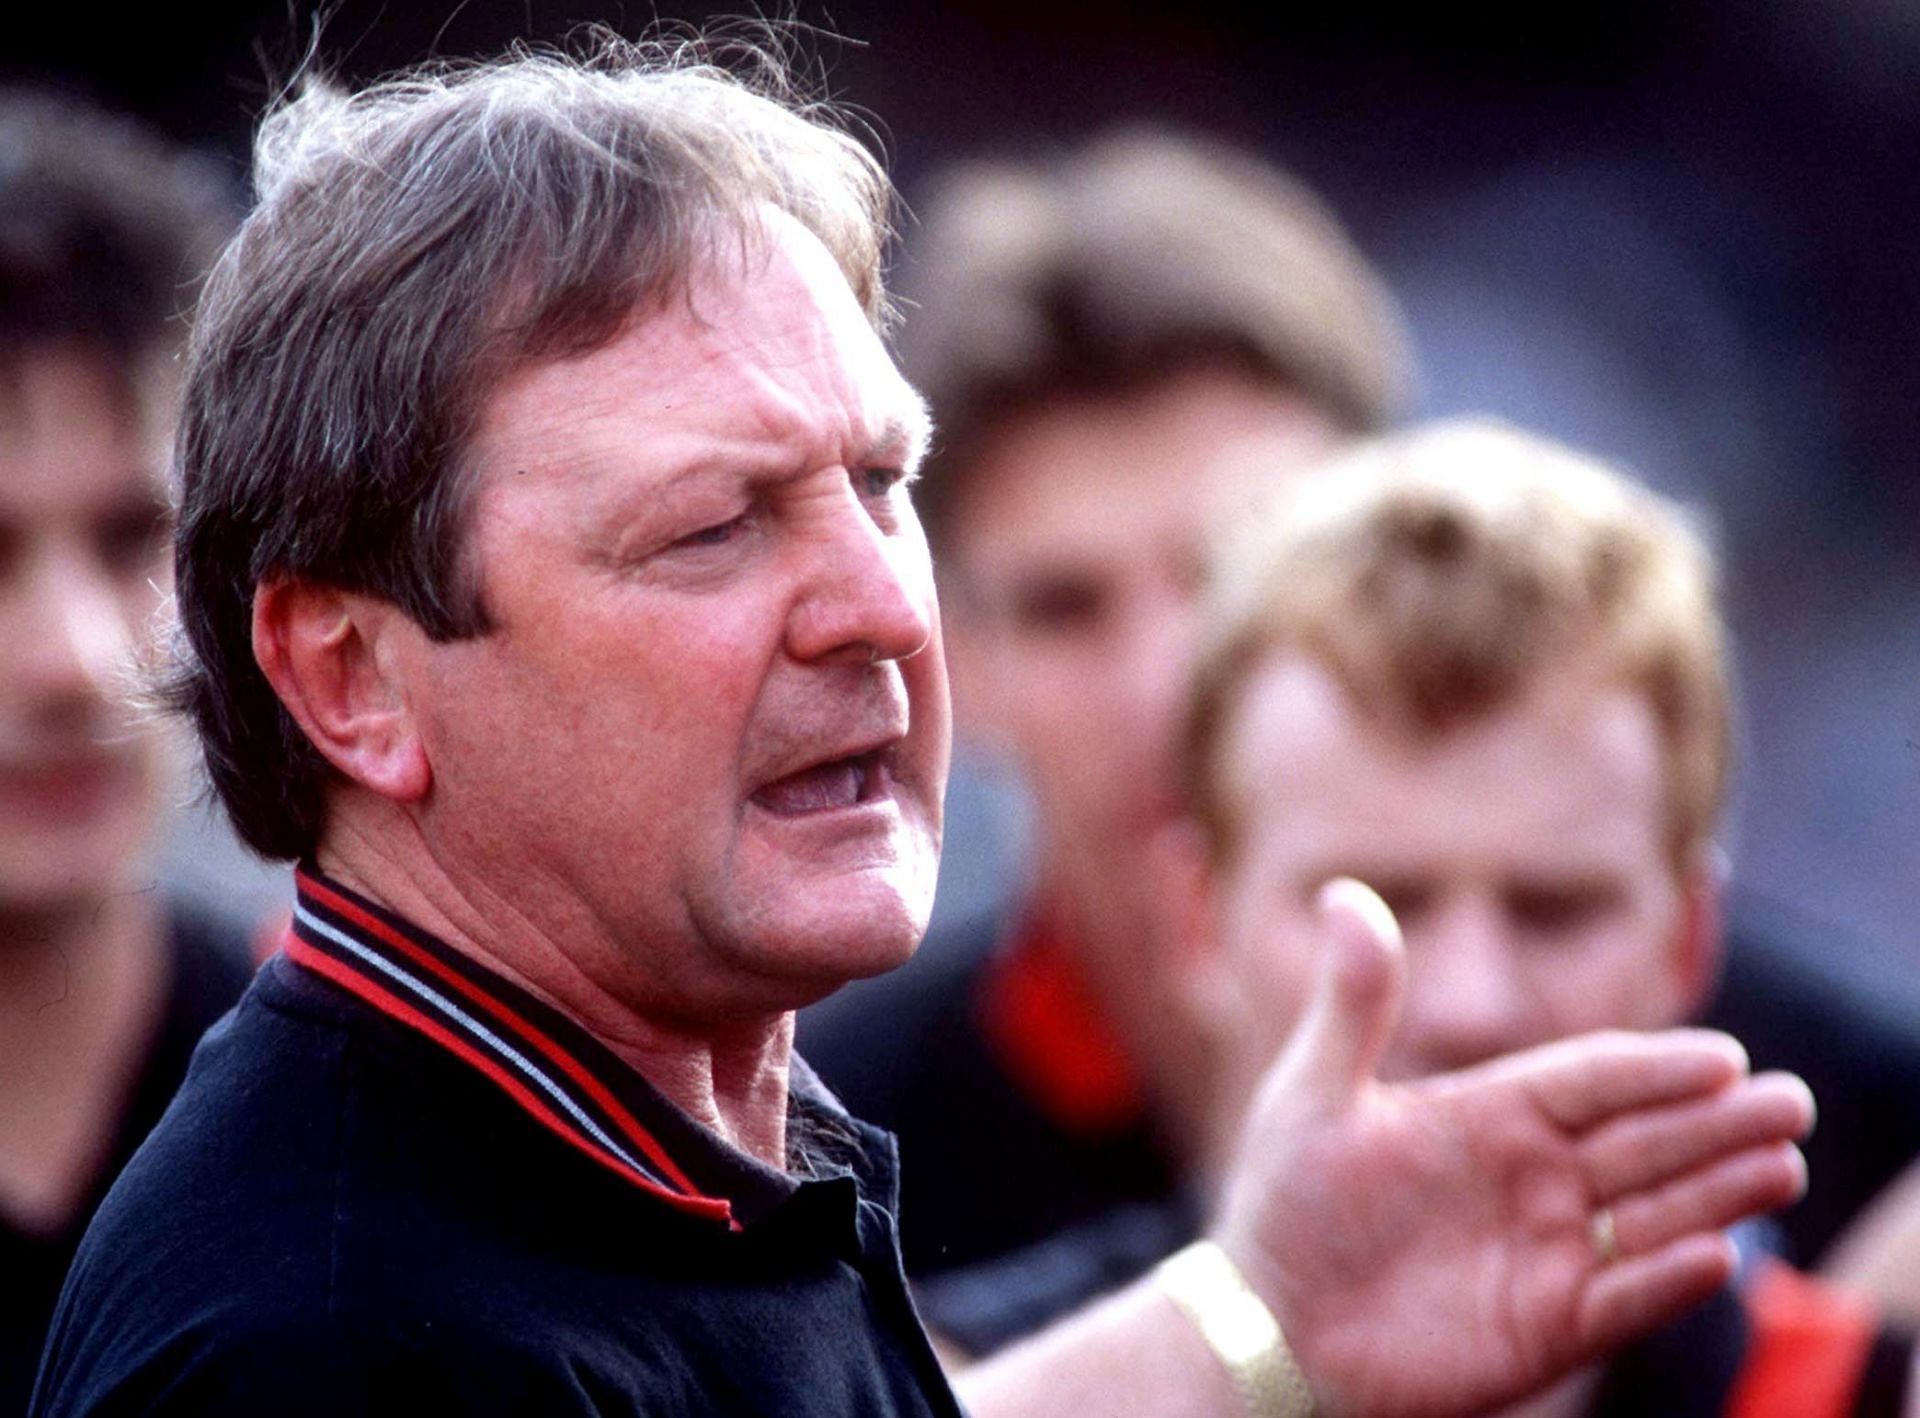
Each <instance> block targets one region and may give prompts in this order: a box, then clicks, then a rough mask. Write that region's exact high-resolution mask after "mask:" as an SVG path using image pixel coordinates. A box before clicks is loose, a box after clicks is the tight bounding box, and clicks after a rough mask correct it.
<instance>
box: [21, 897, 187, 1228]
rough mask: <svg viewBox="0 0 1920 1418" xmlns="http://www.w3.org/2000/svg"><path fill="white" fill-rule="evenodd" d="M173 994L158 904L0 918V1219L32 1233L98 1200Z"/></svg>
mask: <svg viewBox="0 0 1920 1418" xmlns="http://www.w3.org/2000/svg"><path fill="white" fill-rule="evenodd" d="M167 986H168V960H167V953H166V938H165V929H164V925H163V923H162V920H161V917H160V913H159V908H158V905H157V903H156V902H155V901H154V899H153V898H152V897H151V896H140V895H122V896H113V897H109V898H107V899H106V900H105V901H103V902H101V903H98V904H97V905H93V904H89V905H88V906H86V907H85V908H76V909H73V910H65V911H39V910H28V911H11V912H0V1210H3V1211H5V1212H7V1213H10V1214H11V1215H13V1216H14V1217H16V1218H17V1219H18V1220H19V1221H20V1222H21V1223H22V1224H23V1225H25V1226H26V1227H27V1228H28V1229H32V1230H45V1231H51V1230H56V1229H58V1228H59V1227H60V1226H61V1225H63V1224H65V1222H66V1221H67V1220H68V1219H69V1218H70V1216H71V1215H72V1214H73V1212H74V1210H75V1209H76V1208H77V1207H78V1206H79V1205H80V1204H81V1203H82V1201H83V1200H84V1199H85V1197H86V1195H87V1194H88V1192H89V1190H90V1188H91V1187H92V1185H93V1182H94V1178H95V1176H96V1174H97V1171H98V1169H99V1167H100V1165H101V1164H102V1163H103V1162H104V1161H105V1154H106V1150H107V1148H108V1146H109V1144H110V1143H111V1141H112V1138H113V1134H114V1129H115V1127H116V1126H117V1124H118V1121H119V1117H120V1112H121V1110H122V1108H123V1107H124V1105H125V1102H126V1098H127V1094H128V1091H129V1089H130V1088H131V1086H132V1082H133V1078H134V1076H135V1074H136V1072H137V1068H138V1064H139V1061H140V1059H141V1058H142V1057H143V1056H144V1055H145V1052H146V1049H147V1045H148V1042H149V1040H150V1039H151V1037H152V1034H153V1030H154V1027H155V1025H156V1023H157V1022H158V1018H159V1014H160V1009H161V1006H162V1003H163V1001H164V999H165V994H166V989H167Z"/></svg>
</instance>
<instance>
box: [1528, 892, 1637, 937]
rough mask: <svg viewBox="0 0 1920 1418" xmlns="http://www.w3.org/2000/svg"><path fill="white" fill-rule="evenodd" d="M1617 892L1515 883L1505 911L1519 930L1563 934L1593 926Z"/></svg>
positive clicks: (1615, 901)
mask: <svg viewBox="0 0 1920 1418" xmlns="http://www.w3.org/2000/svg"><path fill="white" fill-rule="evenodd" d="M1619 900H1620V895H1619V893H1618V892H1617V891H1614V890H1612V889H1610V888H1608V887H1607V886H1604V885H1599V884H1595V885H1591V886H1568V887H1554V886H1535V887H1528V886H1517V887H1514V888H1513V889H1512V890H1511V891H1510V892H1508V894H1507V910H1508V912H1509V913H1511V915H1512V917H1513V920H1514V923H1515V924H1516V925H1518V926H1520V927H1521V928H1522V929H1525V930H1529V931H1533V932H1535V933H1538V934H1542V935H1565V934H1570V933H1571V932H1573V931H1576V930H1580V929H1582V928H1583V927H1586V926H1589V925H1592V924H1593V923H1594V922H1595V921H1597V920H1599V919H1600V918H1601V917H1602V916H1604V915H1606V914H1607V913H1608V912H1609V911H1611V910H1612V909H1613V908H1614V907H1615V906H1616V905H1617V904H1618V902H1619Z"/></svg>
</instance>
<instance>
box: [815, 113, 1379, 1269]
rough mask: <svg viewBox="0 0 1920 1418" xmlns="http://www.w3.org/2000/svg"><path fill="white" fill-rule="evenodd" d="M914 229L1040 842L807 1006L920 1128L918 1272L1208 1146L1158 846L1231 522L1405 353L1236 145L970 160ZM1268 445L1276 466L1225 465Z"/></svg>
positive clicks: (944, 483) (972, 649)
mask: <svg viewBox="0 0 1920 1418" xmlns="http://www.w3.org/2000/svg"><path fill="white" fill-rule="evenodd" d="M918 210H919V223H918V226H917V228H916V229H913V230H911V231H910V232H909V240H908V248H909V252H910V255H911V258H912V259H911V261H910V262H909V264H908V266H907V268H906V270H905V271H904V272H903V275H902V281H903V294H904V295H905V297H906V298H907V300H908V301H909V302H911V304H910V306H909V308H910V309H911V311H912V317H911V319H910V320H909V321H908V322H907V325H906V328H905V330H904V332H903V336H902V342H901V358H902V364H903V367H904V368H905V370H906V372H907V374H908V377H909V378H910V379H912V380H913V381H914V382H915V383H916V384H917V385H918V386H919V387H920V389H921V390H922V392H923V393H924V394H925V395H926V396H927V398H928V399H929V401H930V402H931V403H932V405H933V408H934V413H935V418H936V420H937V421H938V425H939V434H938V437H937V439H936V445H935V448H934V449H933V451H932V453H931V454H930V458H929V463H928V466H927V469H926V472H925V475H924V477H923V479H922V481H921V482H920V484H919V485H918V486H917V488H916V494H915V495H916V500H917V501H918V503H919V505H920V507H921V509H922V513H923V516H924V519H925V521H926V524H927V528H928V535H929V538H930V540H931V541H932V544H933V548H934V554H935V568H936V573H937V575H938V576H939V578H940V584H941V600H942V606H943V610H944V613H945V617H946V625H947V635H948V644H949V647H950V655H951V659H952V662H953V673H954V695H955V712H956V716H957V721H958V723H959V726H960V728H961V731H962V733H963V734H964V735H966V736H969V737H970V738H971V739H972V740H973V742H974V743H976V744H986V745H989V746H991V747H992V748H994V749H996V750H998V751H1000V752H1002V753H1004V754H1005V755H1007V756H1008V757H1009V758H1010V759H1011V760H1012V762H1013V764H1014V765H1015V766H1016V767H1017V768H1018V769H1019V771H1020V773H1021V774H1022V775H1023V777H1024V779H1025V781H1026V783H1027V784H1028V785H1029V787H1030V788H1031V790H1032V795H1033V801H1034V806H1035V816H1036V819H1037V821H1036V829H1035V838H1036V840H1035V842H1034V846H1033V849H1032V858H1031V863H1030V868H1029V870H1028V871H1027V872H1026V873H1025V880H1024V881H1023V882H1022V883H1021V889H1020V893H1019V894H1018V896H1017V897H1016V898H1015V899H1012V900H1009V901H1005V902H998V903H994V904H995V906H996V907H997V908H1000V909H994V910H989V911H987V912H984V913H981V914H978V915H973V916H964V915H963V916H960V917H957V918H956V917H954V916H951V915H949V916H946V917H944V918H942V917H936V924H935V927H934V930H933V933H932V935H931V936H930V938H929V939H928V941H927V943H926V945H925V946H924V947H923V949H922V952H921V957H920V958H919V959H918V960H916V961H915V962H914V963H913V964H912V965H911V966H909V967H908V968H907V969H905V970H903V971H900V972H898V973H897V974H896V975H894V976H892V977H889V978H888V979H886V980H883V981H879V982H876V983H874V984H871V985H865V986H856V987H855V988H854V989H853V990H851V991H849V992H848V993H847V994H845V995H843V996H841V997H840V998H837V999H835V1000H833V1001H830V1002H828V1003H827V1004H826V1005H824V1006H822V1007H821V1008H819V1009H817V1010H816V1011H814V1012H813V1013H812V1014H811V1015H808V1016H803V1018H802V1022H801V1042H802V1045H803V1047H805V1048H806V1050H807V1053H808V1057H809V1058H810V1059H812V1060H813V1061H814V1062H815V1064H816V1066H817V1067H818V1068H820V1070H821V1072H822V1074H823V1076H825V1077H826V1078H827V1079H828V1080H829V1082H831V1083H832V1084H833V1085H834V1086H835V1087H836V1088H837V1089H839V1090H841V1091H842V1093H843V1095H844V1096H845V1097H846V1098H847V1100H848V1102H849V1104H850V1106H852V1107H853V1108H854V1110H855V1111H856V1112H860V1113H862V1114H863V1115H866V1116H870V1117H873V1118H875V1119H876V1120H879V1121H882V1122H883V1123H884V1125H886V1126H887V1127H889V1128H892V1129H894V1130H895V1131H897V1132H898V1133H899V1135H900V1139H901V1151H902V1157H903V1160H904V1161H905V1163H906V1166H905V1176H904V1181H903V1187H904V1190H903V1193H902V1199H901V1210H902V1218H903V1221H902V1224H903V1241H904V1246H905V1253H906V1258H907V1264H908V1267H909V1270H910V1271H912V1272H914V1273H916V1274H918V1275H926V1274H930V1273H934V1272H938V1271H943V1270H948V1269H951V1268H954V1267H958V1266H962V1265H966V1264H968V1263H970V1262H973V1261H976V1260H980V1259H982V1258H984V1257H987V1256H992V1255H995V1254H998V1253H1001V1252H1004V1251H1006V1250H1009V1249H1011V1248H1014V1247H1018V1246H1022V1245H1025V1244H1027V1243H1030V1242H1033V1241H1036V1240H1038V1239H1039V1238H1041V1237H1043V1236H1046V1235H1048V1234H1050V1233H1052V1232H1053V1231H1055V1230H1056V1229H1058V1228H1059V1227H1061V1226H1065V1225H1069V1224H1072V1223H1074V1222H1077V1221H1081V1220H1084V1219H1086V1218H1088V1217H1091V1216H1097V1215H1102V1214H1104V1213H1105V1212H1106V1211H1107V1209H1108V1208H1110V1207H1112V1206H1113V1205H1115V1204H1116V1203H1124V1202H1128V1201H1139V1200H1158V1199H1159V1198H1162V1197H1164V1196H1165V1195H1166V1194H1167V1193H1168V1191H1169V1189H1170V1188H1171V1187H1172V1186H1173V1176H1174V1169H1173V1168H1172V1166H1171V1165H1170V1162H1169V1158H1170V1156H1172V1155H1175V1154H1177V1152H1178V1151H1179V1150H1180V1148H1181V1147H1183V1146H1184V1145H1185V1143H1186V1142H1187V1141H1188V1140H1187V1139H1180V1138H1175V1137H1170V1136H1168V1135H1167V1127H1168V1124H1169V1123H1170V1121H1172V1120H1178V1119H1183V1118H1188V1117H1192V1116H1195V1115H1196V1114H1197V1112H1198V1110H1199V1101H1198V1100H1199V1099H1201V1098H1204V1097H1205V1096H1207V1094H1208V1091H1209V1085H1208V1078H1207V1073H1208V1067H1209V1061H1208V1060H1207V1059H1206V1058H1205V1057H1204V1055H1203V1054H1202V1053H1200V1052H1198V1051H1197V1050H1196V1037H1197V1036H1196V1033H1195V1031H1194V1030H1193V1029H1191V1028H1190V1027H1188V1025H1187V1023H1186V1021H1183V1020H1181V1019H1179V1018H1178V1017H1177V1016H1176V1014H1175V1012H1174V1011H1173V1010H1171V1009H1170V1008H1169V1003H1168V1001H1169V991H1168V988H1167V980H1166V978H1165V975H1164V972H1163V971H1162V969H1161V968H1160V967H1161V965H1162V963H1163V962H1162V957H1161V955H1160V954H1159V952H1158V951H1157V949H1156V948H1155V946H1154V944H1153V941H1152V940H1151V937H1150V935H1149V932H1148V931H1147V929H1146V925H1145V923H1146V922H1147V921H1148V920H1149V919H1151V918H1152V916H1153V911H1152V909H1151V902H1150V899H1149V894H1148V893H1149V889H1150V882H1151V873H1150V872H1149V870H1148V851H1147V848H1148V844H1149V842H1150V841H1151V840H1152V839H1153V837H1154V835H1155V834H1156V833H1157V832H1158V831H1159V830H1160V829H1161V828H1162V827H1163V826H1165V824H1166V823H1167V822H1168V820H1169V819H1170V818H1171V817H1172V816H1173V815H1174V814H1176V813H1177V812H1178V811H1179V809H1180V806H1181V804H1180V794H1179V790H1178V785H1177V774H1176V757H1175V752H1174V748H1175V724H1176V719H1177V713H1176V705H1177V703H1178V699H1179V695H1180V692H1181V686H1182V683H1183V678H1184V674H1185V669H1186V665H1187V660H1188V648H1187V647H1188V643H1189V641H1190V639H1191V633H1192V628H1193V615H1194V609H1195V604H1196V597H1197V595H1198V593H1199V590H1200V584H1201V579H1202V568H1203V566H1204V563H1205V559H1206V555H1207V546H1208V543H1209V541H1210V538H1211V530H1212V528H1213V526H1214V523H1215V522H1216V520H1218V519H1223V518H1224V519H1231V518H1232V517H1233V516H1235V515H1236V514H1237V513H1239V512H1240V511H1241V510H1242V508H1243V506H1244V503H1245V502H1246V500H1247V499H1248V497H1249V496H1250V495H1252V494H1253V493H1255V492H1256V491H1258V490H1259V489H1260V487H1261V485H1262V484H1263V483H1264V482H1266V481H1267V480H1269V479H1270V478H1271V476H1272V475H1274V474H1275V473H1276V472H1284V471H1285V470H1286V469H1287V468H1289V467H1293V466H1298V465H1302V464H1305V463H1309V462H1311V461H1313V460H1315V459H1316V458H1318V457H1320V456H1321V455H1322V454H1324V453H1325V452H1326V451H1327V450H1329V449H1330V448H1332V447H1334V446H1336V445H1337V444H1338V443H1339V442H1340V441H1341V440H1343V439H1345V438H1348V437H1351V436H1352V435H1354V434H1357V433H1361V432H1366V431H1370V430H1374V429H1378V428H1381V427H1383V426H1385V425H1386V424H1387V423H1388V422H1390V421H1391V420H1392V419H1393V417H1394V416H1395V415H1396V414H1397V413H1398V412H1399V411H1400V410H1401V408H1402V407H1403V405H1404V404H1405V402H1406V399H1407V396H1408V371H1409V358H1408V354H1407V350H1406V348H1405V346H1404V343H1403V339H1402V334H1401V331H1400V328H1399V324H1398V320H1397V318H1396V316H1395V313H1394V311H1393V308H1392V306H1391V304H1390V302H1389V300H1388V298H1387V295H1386V293H1385V291H1384V290H1383V289H1382V287H1381V285H1380V283H1379V281H1378V280H1377V278H1376V277H1375V276H1374V274H1373V273H1372V272H1371V271H1370V270H1369V269H1368V267H1367V265H1366V263H1365V261H1364V260H1363V259H1362V257H1361V255H1360V253H1359V252H1358V251H1357V250H1356V249H1355V248H1354V246H1353V245H1352V243H1351V242H1350V241H1349V240H1348V238H1347V237H1346V235H1345V234H1344V233H1343V232H1342V230H1341V228H1340V226H1339V225H1338V223H1337V222H1336V220H1335V219H1334V217H1333V215H1332V214H1331V213H1330V212H1329V211H1328V210H1327V209H1326V207H1325V206H1324V205H1323V204H1322V203H1321V202H1320V201H1319V200H1318V199H1317V198H1316V197H1315V196H1313V194H1311V193H1310V192H1308V191H1306V190H1305V189H1303V188H1302V187H1301V186H1300V185H1299V184H1297V183H1296V182H1294V181H1292V180H1291V179H1290V178H1288V177H1287V176H1285V175H1284V174H1282V173H1280V172H1277V171H1276V170H1274V169H1273V168H1271V167H1269V166H1268V165H1266V164H1264V163H1262V162H1261V161H1259V160H1258V159H1256V158H1254V157H1252V156H1250V155H1248V154H1246V153H1243V152H1239V151H1236V150H1233V149H1230V148H1226V147H1222V146H1217V145H1214V144H1211V143H1208V142H1204V141H1199V140H1194V139H1190V138H1186V137H1183V136H1178V135H1174V134H1170V133H1166V132H1161V131H1157V130H1153V129H1133V130H1122V131H1119V132H1116V133H1114V134H1112V135H1109V136H1107V137H1105V138H1103V139H1100V140H1098V141H1095V142H1094V143H1092V144H1090V145H1089V146H1086V147H1084V148H1082V149H1080V150H1077V151H1074V152H1071V153H1068V154H1066V155H1065V156H1062V157H1060V158H1058V159H1057V160H1053V161H1048V162H1037V163H1032V164H1012V163H1007V164H996V163H982V164H978V165H974V166H970V167H963V168H961V169H959V170H957V171H955V172H954V173H952V174H951V175H950V176H949V177H948V178H947V179H946V180H945V181H944V182H941V183H937V184H936V185H935V189H934V192H933V195H932V197H931V199H930V200H928V201H926V202H924V203H922V204H921V205H920V207H919V209H918ZM1250 439H1251V440H1257V441H1258V442H1259V443H1260V444H1261V446H1262V448H1263V461H1262V462H1261V463H1260V464H1259V465H1258V466H1257V467H1256V465H1255V464H1254V463H1252V462H1251V461H1247V462H1242V463H1239V464H1230V463H1229V462H1228V461H1226V460H1224V459H1223V457H1222V454H1223V453H1224V452H1225V451H1226V450H1228V449H1230V448H1233V447H1235V446H1236V445H1239V444H1241V443H1242V442H1243V441H1246V440H1250ZM875 1017H885V1018H886V1019H888V1021H889V1024H888V1027H887V1028H886V1029H884V1030H876V1029H874V1028H873V1027H872V1025H871V1020H872V1019H873V1018H875ZM1163 1094H1172V1095H1174V1096H1160V1095H1163ZM1149 1249H1151V1248H1149ZM1148 1258H1149V1257H1148V1256H1146V1255H1142V1256H1140V1257H1138V1258H1137V1260H1138V1263H1139V1264H1142V1265H1144V1264H1145V1262H1146V1260H1147V1259H1148Z"/></svg>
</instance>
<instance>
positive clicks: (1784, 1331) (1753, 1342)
mask: <svg viewBox="0 0 1920 1418" xmlns="http://www.w3.org/2000/svg"><path fill="white" fill-rule="evenodd" d="M1741 1298H1742V1299H1743V1301H1744V1302H1745V1304H1746V1307H1747V1318H1748V1322H1749V1324H1750V1326H1751V1334H1750V1337H1749V1339H1748V1342H1747V1362H1746V1364H1745V1365H1744V1366H1743V1367H1742V1369H1741V1373H1740V1379H1739V1382H1738V1383H1736V1384H1735V1385H1734V1390H1733V1394H1732V1397H1731V1398H1730V1399H1729V1401H1728V1403H1727V1412H1726V1418H1844V1415H1846V1414H1849V1413H1851V1412H1852V1411H1853V1406H1854V1403H1855V1402H1856V1401H1857V1399H1858V1397H1859V1390H1860V1381H1861V1379H1862V1378H1863V1377H1864V1376H1865V1374H1866V1369H1867V1360H1868V1358H1869V1356H1870V1355H1871V1353H1872V1350H1873V1341H1874V1336H1875V1334H1876V1332H1877V1330H1878V1319H1877V1317H1876V1315H1875V1314H1874V1310H1873V1306H1872V1305H1871V1303H1869V1302H1868V1301H1867V1300H1866V1299H1865V1298H1864V1297H1862V1296H1859V1295H1856V1294H1853V1293H1851V1292H1848V1291H1845V1290H1841V1289H1838V1288H1836V1287H1835V1286H1833V1285H1830V1284H1827V1283H1825V1282H1823V1281H1820V1280H1816V1279H1814V1278H1813V1277H1812V1276H1808V1275H1802V1274H1801V1273H1800V1272H1799V1271H1797V1270H1794V1269H1792V1268H1791V1267H1789V1266H1786V1265H1782V1264H1779V1263H1778V1262H1769V1263H1767V1265H1766V1266H1765V1268H1764V1269H1762V1270H1761V1272H1760V1273H1759V1274H1758V1275H1757V1276H1756V1277H1755V1278H1754V1279H1753V1281H1752V1282H1751V1283H1749V1284H1748V1285H1747V1286H1746V1288H1745V1289H1744V1290H1743V1291H1742V1292H1741Z"/></svg>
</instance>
